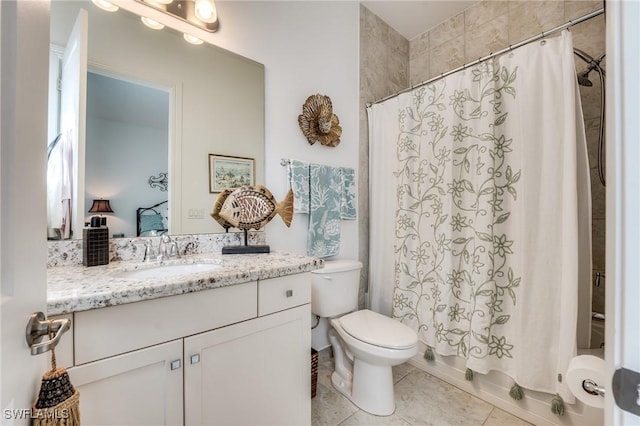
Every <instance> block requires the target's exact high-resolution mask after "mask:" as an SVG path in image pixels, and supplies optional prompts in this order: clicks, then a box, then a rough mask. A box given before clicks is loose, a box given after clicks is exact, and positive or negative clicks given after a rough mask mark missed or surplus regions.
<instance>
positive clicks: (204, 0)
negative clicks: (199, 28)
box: [195, 0, 218, 24]
mask: <svg viewBox="0 0 640 426" xmlns="http://www.w3.org/2000/svg"><path fill="white" fill-rule="evenodd" d="M195 1H196V17H197V18H198V19H200V20H201V21H202V22H206V23H208V24H212V23H214V22H216V21H217V20H218V13H217V12H216V5H215V4H213V0H195Z"/></svg>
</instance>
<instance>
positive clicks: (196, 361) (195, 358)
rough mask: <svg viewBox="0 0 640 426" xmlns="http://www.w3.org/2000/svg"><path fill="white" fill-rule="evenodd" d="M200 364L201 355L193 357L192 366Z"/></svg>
mask: <svg viewBox="0 0 640 426" xmlns="http://www.w3.org/2000/svg"><path fill="white" fill-rule="evenodd" d="M199 362H200V354H194V355H191V364H197V363H199Z"/></svg>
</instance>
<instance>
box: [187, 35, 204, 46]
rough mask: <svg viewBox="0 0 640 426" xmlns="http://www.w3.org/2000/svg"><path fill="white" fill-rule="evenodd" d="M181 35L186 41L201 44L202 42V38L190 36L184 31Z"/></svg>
mask: <svg viewBox="0 0 640 426" xmlns="http://www.w3.org/2000/svg"><path fill="white" fill-rule="evenodd" d="M183 37H184V39H185V40H186V41H188V42H189V43H191V44H202V43H203V41H202V40H200V39H199V38H198V37H194V36H192V35H191V34H187V33H184V35H183Z"/></svg>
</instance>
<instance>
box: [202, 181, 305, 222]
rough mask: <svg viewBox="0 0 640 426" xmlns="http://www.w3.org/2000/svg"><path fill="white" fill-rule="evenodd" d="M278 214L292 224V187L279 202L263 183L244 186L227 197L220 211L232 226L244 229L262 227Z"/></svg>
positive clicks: (220, 214) (221, 216)
mask: <svg viewBox="0 0 640 426" xmlns="http://www.w3.org/2000/svg"><path fill="white" fill-rule="evenodd" d="M218 198H220V197H218ZM276 214H279V215H280V216H282V220H284V223H285V225H287V227H288V226H290V225H291V220H292V219H293V191H292V190H291V189H289V192H287V195H286V197H285V198H284V200H282V201H281V202H279V203H278V202H277V201H276V199H275V197H274V196H273V194H272V193H271V192H270V191H269V190H268V189H267V188H265V187H264V186H262V185H256V186H242V187H240V188H238V189H236V190H235V191H233V192H232V193H231V194H229V195H228V196H227V197H226V199H225V200H224V202H223V204H222V207H221V208H220V212H219V213H218V215H219V216H220V218H222V219H223V220H225V221H226V222H227V223H229V224H230V225H231V226H233V227H234V228H238V229H242V230H245V229H252V228H253V229H260V228H262V227H263V226H265V225H266V224H267V223H269V221H271V219H273V217H274V216H275V215H276ZM212 215H213V214H212ZM214 219H215V218H214Z"/></svg>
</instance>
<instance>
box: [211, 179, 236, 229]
mask: <svg viewBox="0 0 640 426" xmlns="http://www.w3.org/2000/svg"><path fill="white" fill-rule="evenodd" d="M231 192H232V191H231V190H230V189H225V190H224V191H222V192H221V193H220V194H218V197H217V198H216V201H214V203H213V211H212V212H211V217H212V218H213V219H214V220H215V221H216V222H218V223H219V224H220V225H221V226H222V227H223V228H224V230H225V231H227V232H229V228H231V224H230V223H229V222H227V221H226V220H224V219H223V218H221V217H220V210H222V206H223V205H224V202H225V200H226V199H227V197H228V196H229V195H230V194H231Z"/></svg>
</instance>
